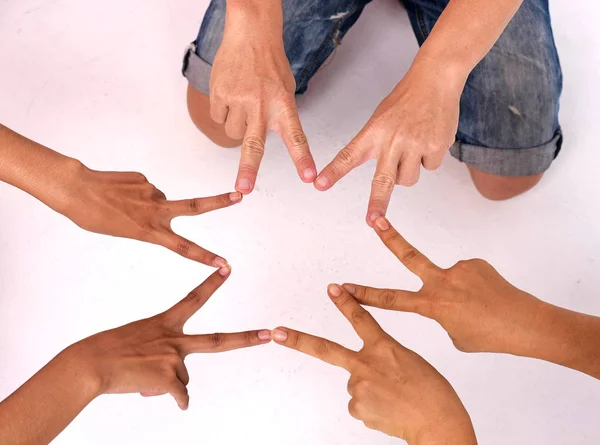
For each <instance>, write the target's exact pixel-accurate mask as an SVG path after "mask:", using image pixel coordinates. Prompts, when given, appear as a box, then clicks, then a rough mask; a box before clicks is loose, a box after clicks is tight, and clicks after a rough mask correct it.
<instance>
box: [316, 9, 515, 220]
mask: <svg viewBox="0 0 600 445" xmlns="http://www.w3.org/2000/svg"><path fill="white" fill-rule="evenodd" d="M521 1H522V0H496V1H490V0H451V1H450V2H449V4H448V6H446V8H445V10H444V12H443V13H442V14H441V15H440V17H439V19H438V21H437V23H436V25H435V26H434V28H433V30H432V32H431V34H430V35H429V36H428V38H427V40H426V41H425V43H424V44H423V45H422V47H421V49H420V50H419V52H418V54H417V56H416V57H415V60H414V61H413V63H412V65H411V67H410V69H409V70H408V72H407V73H406V75H405V76H404V78H403V79H402V80H401V81H400V82H399V83H398V84H397V85H396V87H395V88H394V89H393V90H392V92H391V93H390V94H389V95H388V96H387V97H386V98H384V99H383V101H382V102H381V104H380V105H379V106H378V107H377V109H376V110H375V112H374V113H373V116H372V117H371V119H370V120H369V122H367V124H366V125H365V126H364V127H363V129H362V130H361V131H360V132H359V133H358V134H357V135H356V137H354V139H352V141H350V143H349V144H348V145H347V146H346V147H345V148H344V149H342V150H341V151H340V152H339V154H338V155H337V157H336V158H335V159H334V160H333V161H332V162H331V163H330V164H329V165H328V166H327V167H325V168H324V169H323V171H322V172H321V173H319V176H318V178H317V180H316V181H315V186H316V187H317V189H319V190H323V191H324V190H329V189H330V188H331V187H332V186H333V185H334V184H335V183H336V182H338V181H339V180H340V179H342V178H343V177H344V176H346V175H347V174H348V173H349V172H350V171H352V170H353V169H354V168H357V167H359V166H360V165H362V164H363V163H364V162H366V161H367V160H369V159H372V158H376V159H377V168H376V171H375V176H374V177H373V183H372V186H371V197H370V199H369V207H368V210H367V222H368V224H369V225H371V226H372V225H373V223H374V221H375V220H376V219H377V218H378V217H380V216H384V215H385V213H386V211H387V208H388V205H389V202H390V198H391V195H392V192H393V190H394V187H395V185H403V186H407V187H409V186H412V185H414V184H415V183H416V182H417V181H418V180H419V175H420V171H421V166H423V167H424V168H425V169H427V170H435V169H437V168H439V167H440V165H441V164H442V161H443V159H444V156H445V155H446V153H447V152H448V150H449V149H450V147H451V146H452V144H453V143H454V141H455V138H456V132H457V129H458V119H459V105H460V97H461V95H462V92H463V89H464V87H465V83H466V81H467V78H468V76H469V73H470V72H471V71H472V70H473V68H475V66H476V65H477V64H478V63H479V62H480V61H481V59H483V57H484V56H485V55H486V54H487V53H488V51H489V50H490V49H491V48H492V46H493V45H494V43H495V42H496V40H497V39H498V38H499V37H500V35H501V33H502V31H503V30H504V28H505V27H506V25H507V24H508V23H509V22H510V20H511V18H512V17H513V15H514V14H515V12H516V11H517V10H518V9H519V6H520V4H521Z"/></svg>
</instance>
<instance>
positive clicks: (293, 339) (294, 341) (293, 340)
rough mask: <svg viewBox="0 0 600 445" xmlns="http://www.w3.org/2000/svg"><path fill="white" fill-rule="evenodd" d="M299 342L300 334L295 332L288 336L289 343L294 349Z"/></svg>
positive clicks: (297, 346)
mask: <svg viewBox="0 0 600 445" xmlns="http://www.w3.org/2000/svg"><path fill="white" fill-rule="evenodd" d="M300 342H301V341H300V335H298V334H297V333H294V334H293V335H291V336H290V345H291V346H292V347H293V348H294V349H298V348H299V347H300Z"/></svg>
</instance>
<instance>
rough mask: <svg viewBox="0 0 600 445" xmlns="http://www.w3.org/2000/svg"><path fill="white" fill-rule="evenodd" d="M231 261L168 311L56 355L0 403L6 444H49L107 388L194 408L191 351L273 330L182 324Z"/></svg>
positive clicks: (237, 344)
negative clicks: (203, 329)
mask: <svg viewBox="0 0 600 445" xmlns="http://www.w3.org/2000/svg"><path fill="white" fill-rule="evenodd" d="M230 272H231V269H230V268H229V266H225V267H223V268H221V269H219V270H218V271H217V272H214V273H213V274H212V275H211V276H210V277H209V278H208V279H207V280H206V281H205V282H204V283H202V284H201V285H200V286H198V287H197V288H196V289H194V290H193V291H192V292H190V294H189V295H188V296H187V297H186V298H184V299H183V300H181V301H180V302H179V303H177V304H175V305H174V306H173V307H171V308H170V309H168V310H167V311H165V312H163V313H161V314H158V315H156V316H154V317H151V318H146V319H144V320H140V321H136V322H134V323H130V324H128V325H125V326H121V327H120V328H117V329H112V330H110V331H104V332H101V333H99V334H96V335H93V336H91V337H88V338H86V339H84V340H81V341H80V342H78V343H75V344H74V345H71V346H69V347H68V348H67V349H65V350H64V351H63V352H61V353H60V354H59V355H57V356H56V357H55V358H54V359H53V360H52V361H50V363H48V364H47V365H46V366H45V367H44V368H43V369H42V370H40V371H39V372H38V373H37V374H35V375H34V376H33V377H32V378H31V379H29V380H28V381H27V382H26V383H25V384H23V386H21V387H20V388H19V389H18V390H17V391H15V392H14V393H13V394H12V395H10V396H9V397H8V398H7V399H6V400H4V401H3V402H1V403H0V443H1V444H11V445H42V444H47V443H49V442H50V441H52V440H53V439H54V438H55V437H56V436H57V435H58V434H60V432H61V431H62V430H64V429H65V428H66V427H67V426H68V425H69V423H71V422H72V421H73V419H74V418H75V417H76V416H77V415H78V414H79V413H80V412H81V411H82V410H83V409H84V408H85V407H86V406H87V405H88V404H89V403H90V402H91V401H92V400H94V398H96V397H97V396H99V395H101V394H128V393H140V394H141V395H143V396H159V395H163V394H170V395H171V396H173V398H174V399H175V401H176V402H177V405H178V406H179V408H181V409H183V410H185V409H187V407H188V403H189V395H188V391H187V388H186V387H187V384H188V382H189V374H188V370H187V368H186V366H185V363H184V360H185V358H186V357H187V356H188V355H190V354H195V353H209V352H210V353H216V352H225V351H231V350H234V349H240V348H246V347H251V346H259V345H263V344H266V343H268V342H269V341H270V338H271V332H270V331H268V330H263V331H246V332H237V333H227V334H218V339H219V342H217V343H215V335H216V334H209V335H186V334H184V333H183V327H184V325H185V323H186V322H187V320H188V319H189V318H191V317H192V316H193V315H194V314H195V313H196V312H197V311H198V310H199V309H200V308H202V306H203V305H204V304H205V303H206V302H207V301H208V299H209V298H210V297H211V295H212V294H213V293H214V292H215V291H216V290H217V289H218V288H219V287H220V286H221V285H222V284H223V283H224V282H225V280H226V279H227V277H228V276H229V274H230Z"/></svg>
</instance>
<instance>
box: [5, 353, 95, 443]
mask: <svg viewBox="0 0 600 445" xmlns="http://www.w3.org/2000/svg"><path fill="white" fill-rule="evenodd" d="M87 373H88V370H86V369H84V368H83V367H82V366H81V364H79V363H78V362H77V360H74V359H73V358H70V357H69V356H68V354H66V353H65V352H63V353H61V354H59V355H58V356H56V357H55V358H54V359H53V360H52V361H51V362H50V363H48V364H47V365H46V366H45V367H44V368H42V369H41V370H40V371H39V372H38V373H37V374H35V375H34V376H33V377H32V378H31V379H29V380H28V381H27V382H26V383H25V384H23V386H21V387H20V388H19V389H18V390H16V391H15V392H14V393H13V394H11V395H10V396H9V397H8V398H7V399H6V400H4V401H3V402H2V403H0V443H3V444H11V445H40V444H47V443H50V442H51V441H52V440H53V439H54V438H55V437H56V436H57V435H58V434H60V432H61V431H62V430H64V429H65V428H66V427H67V425H69V423H71V421H72V420H73V419H74V418H75V417H76V416H77V415H78V414H79V413H80V412H81V411H82V410H83V409H84V408H85V407H86V406H87V405H88V404H89V403H90V402H91V401H92V400H93V399H94V398H95V397H96V396H97V395H98V393H99V386H98V385H96V384H95V383H94V382H93V381H92V380H90V379H86V378H84V376H86V375H87Z"/></svg>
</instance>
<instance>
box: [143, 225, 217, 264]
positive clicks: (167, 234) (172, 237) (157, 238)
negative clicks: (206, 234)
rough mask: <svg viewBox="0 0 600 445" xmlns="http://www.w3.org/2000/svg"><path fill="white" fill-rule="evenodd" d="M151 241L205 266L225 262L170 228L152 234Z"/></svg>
mask: <svg viewBox="0 0 600 445" xmlns="http://www.w3.org/2000/svg"><path fill="white" fill-rule="evenodd" d="M151 241H152V242H153V243H155V244H159V245H161V246H163V247H166V248H167V249H169V250H172V251H173V252H175V253H178V254H179V255H181V256H182V257H184V258H187V259H188V260H192V261H197V262H199V263H202V264H206V265H207V266H212V267H223V266H224V265H225V264H227V261H225V260H224V259H223V258H221V257H219V256H217V255H215V254H214V253H212V252H210V251H208V250H206V249H204V248H203V247H200V246H199V245H197V244H196V243H193V242H191V241H190V240H188V239H186V238H184V237H182V236H179V235H177V234H176V233H174V232H173V231H172V230H171V229H164V230H161V231H160V232H157V233H155V234H153V237H152V238H151Z"/></svg>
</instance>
